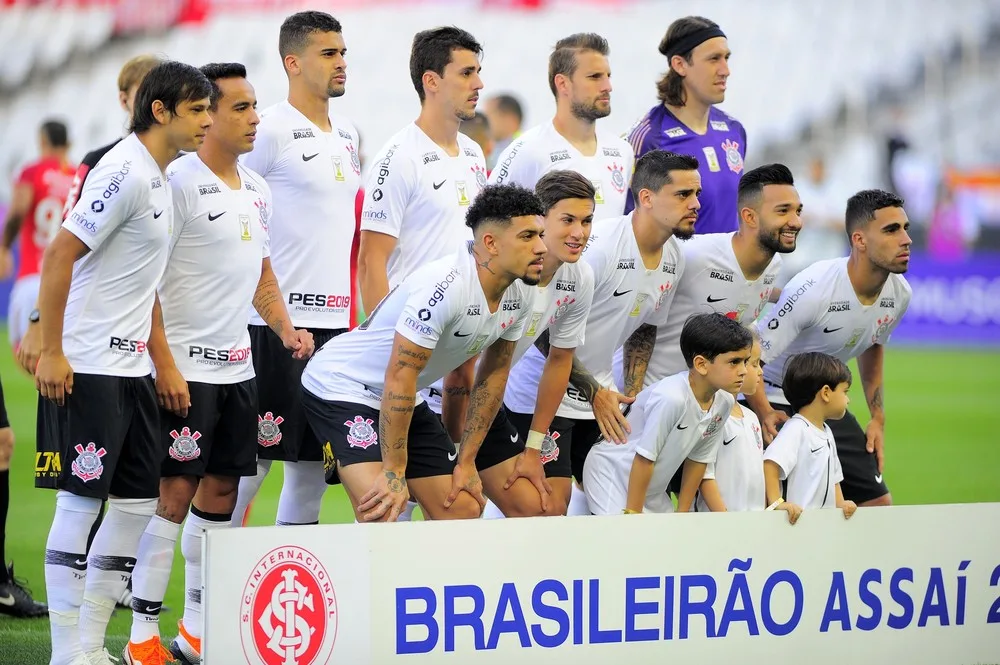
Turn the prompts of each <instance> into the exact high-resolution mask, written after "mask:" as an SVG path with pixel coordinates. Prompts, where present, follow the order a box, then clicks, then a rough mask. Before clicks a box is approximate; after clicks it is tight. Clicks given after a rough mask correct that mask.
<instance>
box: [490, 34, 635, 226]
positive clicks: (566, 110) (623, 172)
mask: <svg viewBox="0 0 1000 665" xmlns="http://www.w3.org/2000/svg"><path fill="white" fill-rule="evenodd" d="M609 52H610V49H609V47H608V41H607V40H606V39H604V37H601V36H600V35H597V34H594V33H578V34H575V35H570V36H569V37H566V38H564V39H560V40H559V41H558V42H556V47H555V50H553V51H552V54H551V55H550V56H549V88H550V89H551V90H552V95H553V96H554V97H555V98H556V114H555V117H553V118H552V120H551V121H550V122H547V123H545V124H543V125H539V126H538V127H535V128H533V129H530V130H528V131H527V132H525V133H524V134H522V135H521V137H520V138H519V139H517V140H516V141H514V143H512V144H511V145H510V146H509V147H508V148H507V149H506V150H504V151H503V154H501V155H500V156H499V157H498V158H497V162H496V166H495V167H494V169H493V171H492V172H491V174H490V182H495V183H505V182H512V183H516V184H518V185H521V186H523V187H534V186H535V183H536V182H538V179H539V178H541V177H542V176H543V175H545V174H546V173H548V172H549V171H554V170H562V169H566V170H571V171H577V172H578V173H582V174H583V175H584V176H586V177H587V178H588V179H589V180H590V181H591V182H592V183H593V185H594V190H595V196H594V202H595V203H596V204H597V208H596V212H595V215H594V216H595V218H596V219H603V218H605V217H616V216H619V215H621V214H622V213H623V212H624V210H625V190H627V189H628V180H629V177H630V176H631V174H632V168H633V166H634V163H635V157H634V155H633V152H632V147H631V146H630V145H629V144H628V142H627V141H625V140H623V139H622V138H620V137H618V136H615V135H614V134H612V133H610V132H607V131H605V130H603V129H601V130H599V129H598V128H597V121H598V120H599V119H600V118H606V117H607V116H608V115H610V114H611V65H610V64H609V63H608V53H609Z"/></svg>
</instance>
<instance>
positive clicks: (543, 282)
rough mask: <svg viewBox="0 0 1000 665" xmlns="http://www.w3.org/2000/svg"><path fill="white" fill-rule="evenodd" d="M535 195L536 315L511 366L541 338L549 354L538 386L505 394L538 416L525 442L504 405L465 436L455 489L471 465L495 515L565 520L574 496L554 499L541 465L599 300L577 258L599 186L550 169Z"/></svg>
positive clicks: (549, 454) (550, 451) (554, 453)
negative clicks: (540, 247) (485, 425)
mask: <svg viewBox="0 0 1000 665" xmlns="http://www.w3.org/2000/svg"><path fill="white" fill-rule="evenodd" d="M535 194H536V195H537V196H538V198H539V199H540V200H541V202H542V207H543V208H544V210H545V222H544V223H545V231H544V242H545V247H546V249H547V251H546V253H545V256H544V257H543V259H542V276H541V279H540V281H539V282H538V285H537V287H536V288H537V292H536V294H535V297H534V305H533V306H532V308H531V317H530V318H529V320H528V325H527V328H526V329H525V331H524V336H523V337H521V339H520V340H518V342H517V346H515V347H514V354H513V357H512V358H511V365H514V364H516V363H517V362H518V360H519V359H520V358H522V357H523V356H524V354H525V353H526V352H527V351H528V349H529V348H531V346H532V345H533V344H535V343H536V342H537V341H538V340H539V339H541V338H542V337H543V336H545V337H546V339H547V340H548V341H547V342H546V343H547V345H548V355H547V357H546V359H545V366H544V368H543V370H542V375H541V378H540V379H539V381H538V385H537V386H531V385H528V384H519V385H517V386H514V385H512V384H508V386H507V391H506V394H505V396H504V399H505V400H506V401H507V402H508V403H511V404H516V405H520V404H521V403H522V402H524V403H526V404H527V407H526V410H528V411H532V412H533V415H532V418H531V425H530V429H529V431H528V433H527V435H526V436H525V437H521V435H520V433H519V432H518V431H517V429H515V427H514V425H513V424H512V423H511V422H510V419H509V418H508V416H507V411H506V408H505V407H504V406H501V407H500V409H499V411H498V413H497V417H496V418H495V419H494V420H493V424H492V425H491V426H490V429H489V432H486V433H484V434H485V438H480V437H478V436H471V437H470V436H464V437H463V440H462V441H461V445H460V447H459V452H458V464H457V465H456V468H455V483H454V484H453V487H452V494H453V495H455V494H456V493H457V492H458V491H459V488H460V487H461V486H462V485H463V484H464V480H465V479H467V478H469V477H471V475H472V473H471V472H470V470H471V468H472V464H473V462H474V463H475V468H476V469H478V471H479V476H480V478H481V479H482V482H483V490H484V494H485V495H486V496H487V497H488V498H489V499H490V501H492V502H493V504H494V505H493V506H490V505H487V508H486V510H487V511H489V512H490V514H491V515H493V516H496V515H495V513H494V508H495V509H497V510H499V512H500V513H501V514H502V515H503V516H506V517H530V516H534V515H540V514H546V515H565V514H566V508H567V506H566V498H567V497H568V496H569V491H568V488H562V489H564V490H566V491H561V492H560V494H559V496H558V497H550V496H549V494H550V493H551V492H550V491H551V485H550V484H549V483H548V481H546V480H545V471H544V469H543V464H545V463H546V462H549V461H551V460H552V459H554V458H555V457H558V455H559V453H558V450H555V448H554V447H553V446H549V447H547V445H546V444H551V443H552V439H551V438H546V437H547V433H548V431H549V427H550V425H551V424H552V419H553V417H554V416H555V415H556V410H557V409H558V408H559V404H560V401H561V399H562V396H563V395H564V394H565V393H566V388H567V387H568V385H569V375H570V371H571V370H572V367H573V351H574V349H575V348H576V347H577V346H579V345H580V344H581V343H582V342H583V333H584V329H585V326H586V323H587V315H588V314H589V313H590V305H591V302H592V300H593V297H594V271H593V269H592V268H591V267H590V265H588V264H587V263H586V262H585V261H581V260H580V257H581V255H582V254H583V249H584V247H586V246H587V241H588V239H589V238H590V229H591V225H592V223H593V217H594V186H593V185H592V184H591V182H590V181H589V180H587V179H586V178H584V177H583V176H582V175H580V174H579V173H577V172H575V171H552V172H551V173H546V174H545V175H544V176H542V178H541V180H539V181H538V184H537V185H535ZM466 434H468V431H466ZM480 446H482V447H480ZM477 453H478V454H477ZM519 479H524V480H519ZM566 484H568V479H567V480H566ZM532 485H533V486H534V487H532Z"/></svg>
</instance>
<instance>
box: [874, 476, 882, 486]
mask: <svg viewBox="0 0 1000 665" xmlns="http://www.w3.org/2000/svg"><path fill="white" fill-rule="evenodd" d="M875 482H876V483H878V484H879V485H881V484H882V474H881V473H879V474H876V475H875Z"/></svg>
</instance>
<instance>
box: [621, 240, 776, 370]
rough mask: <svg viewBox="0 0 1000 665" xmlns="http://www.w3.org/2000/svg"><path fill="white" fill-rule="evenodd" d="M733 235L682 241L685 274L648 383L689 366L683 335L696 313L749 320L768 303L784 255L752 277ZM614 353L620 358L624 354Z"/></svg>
mask: <svg viewBox="0 0 1000 665" xmlns="http://www.w3.org/2000/svg"><path fill="white" fill-rule="evenodd" d="M734 235H735V233H708V234H705V235H699V236H695V237H693V238H691V239H690V240H685V241H683V242H681V253H682V254H683V255H684V277H683V279H680V280H678V282H677V289H676V291H677V293H676V295H675V296H674V302H673V304H672V305H671V306H670V316H669V317H668V318H667V322H666V323H665V324H664V325H662V326H660V327H658V328H657V330H656V345H655V346H654V347H653V355H652V357H650V359H649V367H648V368H647V369H646V380H645V383H644V384H643V385H645V386H650V385H652V384H654V383H656V382H657V381H659V380H660V379H662V378H664V377H667V376H671V375H673V374H676V373H677V372H683V371H684V370H686V369H687V364H686V363H685V362H684V356H682V355H681V344H680V341H681V329H682V328H683V327H684V322H685V321H687V320H688V318H690V317H691V316H693V315H695V314H708V313H712V312H718V313H719V314H725V315H726V316H728V317H729V318H731V319H735V320H736V321H738V322H739V323H743V324H747V323H751V322H753V321H754V320H756V318H757V316H758V315H759V314H760V311H761V310H762V309H763V308H764V305H766V304H767V302H768V299H769V298H770V297H771V288H772V286H773V285H774V280H775V279H776V278H777V276H778V272H779V271H780V270H781V257H780V256H779V255H777V254H776V255H775V256H774V258H773V259H771V263H770V264H769V265H768V267H767V269H765V270H764V272H763V273H761V275H760V276H759V277H758V278H757V279H755V280H748V279H746V278H745V277H744V276H743V271H742V269H741V268H740V264H739V262H738V261H737V260H736V254H735V252H733V236H734ZM615 355H616V361H617V362H618V363H621V354H615Z"/></svg>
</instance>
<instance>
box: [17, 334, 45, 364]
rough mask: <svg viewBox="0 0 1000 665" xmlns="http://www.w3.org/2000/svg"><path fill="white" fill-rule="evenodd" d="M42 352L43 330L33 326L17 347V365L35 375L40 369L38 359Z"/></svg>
mask: <svg viewBox="0 0 1000 665" xmlns="http://www.w3.org/2000/svg"><path fill="white" fill-rule="evenodd" d="M41 351H42V329H41V327H40V326H39V325H38V324H37V323H36V324H31V325H29V326H28V329H27V330H26V331H25V333H24V337H22V338H21V342H20V343H19V344H18V345H17V364H18V365H20V366H21V369H23V370H24V371H25V372H27V373H28V374H31V375H32V376H34V375H35V370H36V369H37V368H38V359H39V357H40V356H41Z"/></svg>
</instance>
